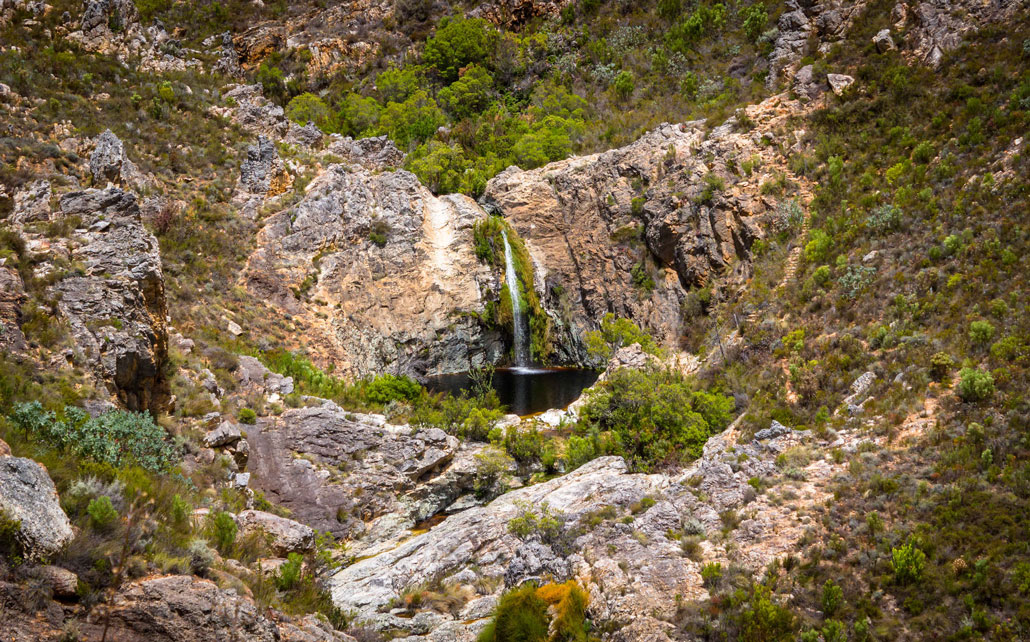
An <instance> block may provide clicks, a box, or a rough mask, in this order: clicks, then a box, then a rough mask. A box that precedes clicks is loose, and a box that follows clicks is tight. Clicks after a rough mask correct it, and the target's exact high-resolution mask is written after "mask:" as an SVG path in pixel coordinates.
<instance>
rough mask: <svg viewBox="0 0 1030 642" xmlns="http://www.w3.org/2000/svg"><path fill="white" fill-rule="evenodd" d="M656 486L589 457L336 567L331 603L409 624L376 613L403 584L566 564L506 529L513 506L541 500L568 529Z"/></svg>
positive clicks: (387, 622) (656, 479) (658, 483)
mask: <svg viewBox="0 0 1030 642" xmlns="http://www.w3.org/2000/svg"><path fill="white" fill-rule="evenodd" d="M663 484H664V478H662V477H661V476H657V475H631V474H627V472H626V465H625V463H623V461H622V459H620V458H618V457H605V458H601V459H597V460H594V461H592V462H590V463H588V464H586V465H584V466H583V467H581V468H579V469H578V470H576V471H575V472H573V473H570V474H568V475H565V476H564V477H561V478H559V479H555V480H552V481H549V482H546V483H543V484H538V485H536V486H530V487H528V488H524V489H520V490H516V491H512V492H510V493H507V494H505V495H502V496H501V497H500V498H498V499H496V500H494V501H493V502H491V503H490V504H489V505H487V506H484V507H482V508H472V509H469V510H467V511H464V512H462V513H459V514H457V515H454V516H452V517H449V518H447V519H446V520H444V522H443V523H441V524H440V525H438V526H436V527H435V528H433V529H432V530H430V531H429V532H428V533H425V534H423V535H418V536H416V537H414V538H412V539H410V540H407V541H406V542H404V543H402V544H401V545H400V546H398V547H396V548H394V549H392V550H388V551H385V552H383V553H380V554H379V555H376V556H374V557H371V558H369V559H366V560H362V561H359V562H357V563H355V564H353V565H352V566H349V567H347V568H345V569H343V570H342V571H340V572H339V573H337V574H336V575H335V576H334V577H333V579H332V583H331V586H332V592H333V600H334V601H335V602H336V603H337V604H338V605H339V606H341V607H342V608H345V609H354V610H356V611H357V612H358V613H359V614H360V616H362V617H364V618H368V619H370V620H374V621H375V622H377V626H382V627H383V628H386V627H389V626H394V625H396V626H399V627H401V628H404V629H408V628H409V626H410V625H406V624H404V623H403V620H402V619H401V618H396V617H391V616H384V615H381V614H379V613H378V610H379V608H380V607H382V606H383V605H385V604H387V603H388V602H389V601H390V599H391V598H394V597H396V596H397V595H398V594H399V592H400V591H402V590H403V589H404V588H405V587H407V586H414V585H416V584H419V583H420V582H428V581H431V579H432V578H434V577H446V576H448V575H451V574H454V573H457V572H459V571H461V570H462V569H465V568H472V567H475V572H476V574H477V576H478V577H483V578H503V577H504V576H505V573H506V572H507V569H508V568H509V564H510V563H513V562H514V560H515V559H516V557H519V558H520V560H521V561H520V562H519V565H518V566H517V567H516V570H517V571H518V572H517V574H518V575H519V576H520V577H525V576H530V575H534V574H540V573H542V572H544V570H545V569H551V570H555V569H562V568H566V569H567V568H570V567H569V566H565V565H564V563H563V561H562V560H560V559H558V558H559V557H562V556H559V555H557V554H556V553H555V552H554V551H553V550H549V549H550V548H551V547H550V545H549V544H546V545H543V546H536V545H530V546H529V547H526V546H524V545H523V542H521V541H520V540H519V539H518V538H517V537H515V536H514V535H512V534H511V533H509V532H508V521H509V520H510V519H511V518H513V517H515V516H516V515H517V514H518V513H519V510H520V507H521V506H524V505H525V506H533V507H539V506H541V505H542V504H543V503H544V502H546V503H547V504H548V506H549V507H550V508H551V509H552V510H555V511H561V512H562V513H564V514H565V516H566V518H567V519H568V523H569V525H570V526H571V523H572V522H574V521H576V520H577V519H578V518H580V517H582V516H583V515H584V514H586V513H588V512H590V511H593V510H596V509H598V508H601V507H604V506H617V507H626V506H629V505H630V504H632V503H633V502H636V501H639V500H640V498H641V497H643V496H644V495H646V494H648V493H651V492H655V491H657V490H659V489H660V488H661V487H662V485H663ZM520 550H521V551H522V555H520V554H519V551H520ZM556 579H559V580H560V579H563V578H556ZM565 579H567V577H566V578H565ZM395 620H396V621H395Z"/></svg>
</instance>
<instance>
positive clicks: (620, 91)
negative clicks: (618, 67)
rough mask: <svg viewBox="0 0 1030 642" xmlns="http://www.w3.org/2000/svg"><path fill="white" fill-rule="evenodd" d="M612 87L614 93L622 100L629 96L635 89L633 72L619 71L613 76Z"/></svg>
mask: <svg viewBox="0 0 1030 642" xmlns="http://www.w3.org/2000/svg"><path fill="white" fill-rule="evenodd" d="M612 87H613V88H614V89H615V95H616V96H618V97H619V98H621V99H623V100H625V99H627V98H629V97H630V96H632V95H633V90H634V89H636V83H635V82H634V81H633V74H632V73H630V72H628V71H620V72H619V75H618V76H616V77H615V82H613V83H612Z"/></svg>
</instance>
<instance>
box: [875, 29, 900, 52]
mask: <svg viewBox="0 0 1030 642" xmlns="http://www.w3.org/2000/svg"><path fill="white" fill-rule="evenodd" d="M873 44H874V45H876V50H877V51H879V52H880V53H886V52H888V51H891V50H892V49H897V47H896V46H895V45H894V38H892V37H891V30H890V29H880V30H879V31H877V32H876V35H875V36H873Z"/></svg>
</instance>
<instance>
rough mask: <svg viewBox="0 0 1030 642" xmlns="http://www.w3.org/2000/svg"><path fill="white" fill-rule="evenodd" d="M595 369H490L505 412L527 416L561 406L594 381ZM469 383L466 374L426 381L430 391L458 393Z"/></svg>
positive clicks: (595, 378) (596, 375) (596, 374)
mask: <svg viewBox="0 0 1030 642" xmlns="http://www.w3.org/2000/svg"><path fill="white" fill-rule="evenodd" d="M599 374H600V373H599V372H598V371H597V370H582V369H578V368H507V369H503V370H501V369H499V370H497V371H496V372H494V390H496V391H497V396H498V397H500V399H501V403H503V404H504V405H505V406H507V407H508V412H512V413H515V414H517V415H531V414H534V413H538V412H543V411H545V410H550V409H551V408H564V407H565V406H567V405H569V404H570V403H572V402H573V401H575V400H576V398H577V397H579V395H580V393H582V392H583V390H584V389H585V388H588V387H590V386H591V385H593V384H594V382H595V381H597V377H598V375H599ZM470 386H471V379H470V378H469V376H468V374H467V373H459V374H450V375H441V376H438V377H431V378H429V379H428V380H427V381H426V388H428V389H429V390H430V391H432V392H449V393H451V394H458V393H459V392H461V391H462V390H467V389H468V388H469V387H470Z"/></svg>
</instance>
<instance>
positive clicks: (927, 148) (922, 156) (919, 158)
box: [912, 140, 937, 165]
mask: <svg viewBox="0 0 1030 642" xmlns="http://www.w3.org/2000/svg"><path fill="white" fill-rule="evenodd" d="M936 155H937V152H936V151H935V150H934V148H933V145H932V144H931V143H930V142H929V141H925V140H924V141H923V142H921V143H919V144H918V145H916V147H915V149H913V150H912V162H914V163H919V164H920V165H925V164H926V163H929V162H930V161H931V160H933V157H934V156H936Z"/></svg>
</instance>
